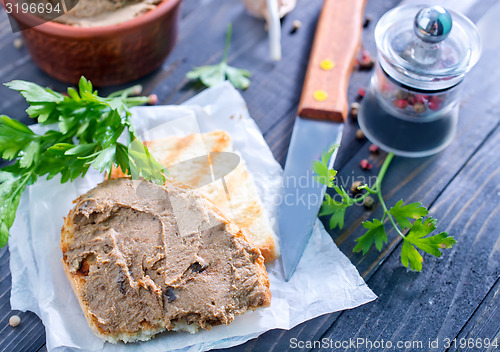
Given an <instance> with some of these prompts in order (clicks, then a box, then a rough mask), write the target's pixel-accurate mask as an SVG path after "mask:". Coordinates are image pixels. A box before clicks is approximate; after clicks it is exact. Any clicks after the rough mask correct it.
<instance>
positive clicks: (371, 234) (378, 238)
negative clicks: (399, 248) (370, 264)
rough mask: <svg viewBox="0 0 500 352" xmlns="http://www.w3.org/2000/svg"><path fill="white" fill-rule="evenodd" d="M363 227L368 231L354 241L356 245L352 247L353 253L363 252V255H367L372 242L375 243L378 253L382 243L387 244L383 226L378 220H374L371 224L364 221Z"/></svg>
mask: <svg viewBox="0 0 500 352" xmlns="http://www.w3.org/2000/svg"><path fill="white" fill-rule="evenodd" d="M363 226H364V227H365V228H366V229H368V231H367V232H366V233H365V234H364V235H363V236H361V237H359V238H357V239H356V242H358V244H357V245H356V247H354V249H353V251H354V252H361V251H362V252H363V255H365V254H366V253H368V251H369V250H370V248H371V246H372V244H373V242H375V247H376V248H377V249H378V250H379V251H380V250H382V247H383V245H384V243H387V234H386V232H385V228H384V224H383V223H382V222H381V221H380V220H378V219H374V220H373V222H370V221H368V220H367V221H365V222H363Z"/></svg>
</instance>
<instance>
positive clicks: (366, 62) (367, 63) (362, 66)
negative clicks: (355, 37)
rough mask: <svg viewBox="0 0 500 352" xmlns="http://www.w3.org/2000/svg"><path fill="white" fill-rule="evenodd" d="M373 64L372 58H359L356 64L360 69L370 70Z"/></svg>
mask: <svg viewBox="0 0 500 352" xmlns="http://www.w3.org/2000/svg"><path fill="white" fill-rule="evenodd" d="M373 66H375V61H374V60H373V59H366V60H361V61H360V62H359V64H358V67H359V69H360V70H363V71H370V70H371V69H372V68H373Z"/></svg>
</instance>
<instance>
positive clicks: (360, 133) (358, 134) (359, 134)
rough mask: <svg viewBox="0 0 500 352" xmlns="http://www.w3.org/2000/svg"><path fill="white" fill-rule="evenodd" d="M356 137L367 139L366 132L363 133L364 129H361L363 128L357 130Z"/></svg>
mask: <svg viewBox="0 0 500 352" xmlns="http://www.w3.org/2000/svg"><path fill="white" fill-rule="evenodd" d="M356 138H357V139H360V140H361V139H365V138H366V137H365V134H364V133H363V131H361V129H359V128H358V130H357V131H356Z"/></svg>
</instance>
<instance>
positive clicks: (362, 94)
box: [358, 87, 366, 100]
mask: <svg viewBox="0 0 500 352" xmlns="http://www.w3.org/2000/svg"><path fill="white" fill-rule="evenodd" d="M365 94H366V90H365V89H364V88H363V87H360V88H359V89H358V99H359V100H361V99H363V97H364V96H365Z"/></svg>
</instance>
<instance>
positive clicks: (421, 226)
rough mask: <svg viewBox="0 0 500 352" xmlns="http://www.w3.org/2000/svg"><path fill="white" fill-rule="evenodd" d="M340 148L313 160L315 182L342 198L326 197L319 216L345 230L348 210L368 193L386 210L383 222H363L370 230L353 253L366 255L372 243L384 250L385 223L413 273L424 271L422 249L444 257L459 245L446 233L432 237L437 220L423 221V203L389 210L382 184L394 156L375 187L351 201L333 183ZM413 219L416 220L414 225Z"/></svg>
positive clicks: (365, 187) (383, 165) (380, 172)
mask: <svg viewBox="0 0 500 352" xmlns="http://www.w3.org/2000/svg"><path fill="white" fill-rule="evenodd" d="M337 147H338V145H333V146H332V147H330V148H329V149H328V150H327V151H325V152H324V153H323V154H322V155H321V160H318V161H314V162H313V165H312V170H313V171H314V173H316V175H315V179H316V180H317V181H318V182H319V183H321V184H325V185H327V186H328V188H332V189H333V190H334V191H335V193H336V195H337V196H340V197H341V198H342V201H335V200H334V198H333V197H332V196H330V195H329V194H326V195H325V200H324V201H323V203H322V206H321V210H320V213H319V215H320V216H330V228H331V229H334V228H336V227H337V226H338V227H339V228H342V227H343V226H344V217H345V212H346V210H347V208H349V207H350V206H352V205H354V204H361V203H362V202H364V200H365V199H366V197H367V196H368V194H376V195H377V197H378V199H379V200H380V204H381V206H382V209H383V211H384V212H383V215H382V217H381V219H373V221H365V222H363V226H364V227H365V228H366V229H367V230H368V231H367V232H366V233H365V234H364V235H363V236H361V237H359V238H357V239H356V240H355V241H356V242H357V244H356V246H355V247H354V249H353V251H354V252H362V253H363V255H366V254H367V253H368V251H369V250H370V248H371V246H372V245H373V244H375V247H376V248H377V249H378V250H379V251H381V250H382V248H383V246H384V244H385V243H387V233H386V231H385V225H384V224H385V223H387V224H390V225H392V227H393V228H394V230H395V231H396V232H397V234H398V235H399V236H400V237H401V238H402V239H403V246H402V249H401V262H402V263H403V265H404V266H405V267H407V268H408V267H410V268H411V270H417V271H420V270H422V262H423V258H422V256H421V255H420V253H419V251H418V250H419V249H420V250H422V251H424V252H426V253H429V254H432V255H434V256H437V257H439V256H440V255H441V251H440V249H443V248H451V247H452V246H453V245H454V244H455V243H456V241H455V239H454V238H453V237H451V236H448V234H447V233H446V232H441V233H439V234H437V235H434V236H429V235H430V234H431V233H432V232H433V231H434V230H435V229H436V220H435V219H432V218H428V219H427V220H424V217H425V216H427V215H428V213H429V211H428V210H427V209H426V208H425V207H424V206H423V205H422V204H421V203H418V202H414V203H409V204H406V205H404V202H403V200H400V201H399V202H397V203H396V204H395V205H394V206H393V207H392V208H390V209H388V208H387V206H386V204H385V201H384V197H383V195H382V191H381V189H382V188H381V185H382V180H383V178H384V176H385V174H386V172H387V170H388V168H389V165H390V163H391V161H392V159H393V158H394V153H389V154H388V155H387V157H386V159H385V161H384V163H383V164H382V167H381V168H380V171H379V174H378V177H377V182H376V183H375V185H373V186H372V187H368V186H367V185H364V186H361V187H359V186H358V187H357V189H358V190H361V191H362V192H363V191H365V192H366V193H365V194H358V195H357V196H356V197H354V198H351V197H350V196H349V194H347V192H346V190H345V189H344V188H343V187H342V186H337V185H336V183H335V182H334V181H335V176H336V175H337V171H335V170H334V169H332V168H331V167H330V166H329V161H330V158H331V156H332V155H333V152H334V150H335V148H337ZM412 220H415V221H414V222H413V224H412ZM408 229H409V232H408V233H407V235H404V234H403V232H404V231H405V230H408Z"/></svg>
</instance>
